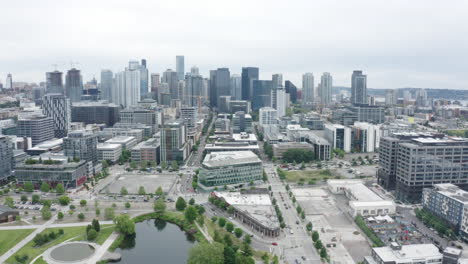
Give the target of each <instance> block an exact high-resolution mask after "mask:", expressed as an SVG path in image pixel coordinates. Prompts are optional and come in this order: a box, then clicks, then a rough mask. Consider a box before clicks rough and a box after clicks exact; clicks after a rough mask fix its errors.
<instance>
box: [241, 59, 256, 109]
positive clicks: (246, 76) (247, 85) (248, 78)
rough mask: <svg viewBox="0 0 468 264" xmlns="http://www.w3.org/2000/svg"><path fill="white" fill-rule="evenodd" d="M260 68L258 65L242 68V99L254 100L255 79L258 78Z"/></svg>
mask: <svg viewBox="0 0 468 264" xmlns="http://www.w3.org/2000/svg"><path fill="white" fill-rule="evenodd" d="M258 78H259V70H258V68H256V67H243V68H242V100H248V101H252V92H253V85H252V82H253V80H258Z"/></svg>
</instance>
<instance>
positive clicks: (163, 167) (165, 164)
mask: <svg viewBox="0 0 468 264" xmlns="http://www.w3.org/2000/svg"><path fill="white" fill-rule="evenodd" d="M161 168H162V169H163V170H165V169H167V162H166V161H162V162H161Z"/></svg>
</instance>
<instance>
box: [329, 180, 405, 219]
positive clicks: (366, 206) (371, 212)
mask: <svg viewBox="0 0 468 264" xmlns="http://www.w3.org/2000/svg"><path fill="white" fill-rule="evenodd" d="M327 185H328V189H329V190H330V192H332V193H335V194H344V195H345V196H346V197H347V198H348V199H349V207H350V211H349V214H350V215H351V216H353V217H355V216H357V215H362V216H378V215H393V214H395V212H396V205H395V203H394V202H393V201H391V200H384V199H382V198H381V197H380V196H378V195H377V194H376V193H375V192H373V191H372V190H370V189H369V188H367V187H366V186H365V185H364V184H363V182H362V181H361V180H328V181H327Z"/></svg>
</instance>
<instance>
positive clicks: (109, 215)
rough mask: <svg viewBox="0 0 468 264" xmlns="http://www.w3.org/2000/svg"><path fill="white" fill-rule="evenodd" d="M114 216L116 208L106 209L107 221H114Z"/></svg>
mask: <svg viewBox="0 0 468 264" xmlns="http://www.w3.org/2000/svg"><path fill="white" fill-rule="evenodd" d="M114 216H115V211H114V208H106V209H104V218H105V219H106V220H112V219H114Z"/></svg>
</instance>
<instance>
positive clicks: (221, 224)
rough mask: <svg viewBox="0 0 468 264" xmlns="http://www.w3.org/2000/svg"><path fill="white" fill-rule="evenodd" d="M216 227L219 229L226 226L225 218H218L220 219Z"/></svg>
mask: <svg viewBox="0 0 468 264" xmlns="http://www.w3.org/2000/svg"><path fill="white" fill-rule="evenodd" d="M218 225H219V226H220V227H224V226H225V225H226V218H224V217H220V218H219V219H218Z"/></svg>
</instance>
